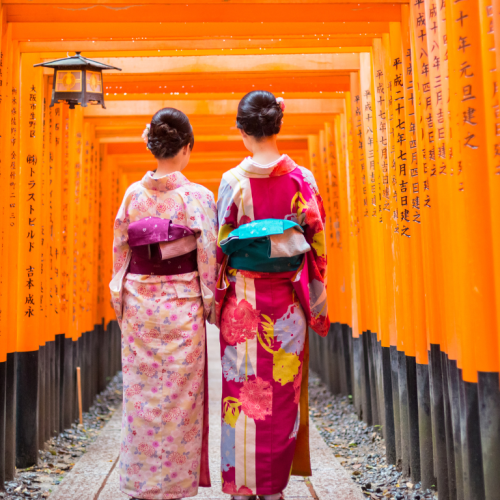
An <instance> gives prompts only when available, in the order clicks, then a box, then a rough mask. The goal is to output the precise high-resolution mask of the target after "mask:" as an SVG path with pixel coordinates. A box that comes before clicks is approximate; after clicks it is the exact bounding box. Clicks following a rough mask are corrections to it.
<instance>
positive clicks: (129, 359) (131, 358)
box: [127, 354, 134, 363]
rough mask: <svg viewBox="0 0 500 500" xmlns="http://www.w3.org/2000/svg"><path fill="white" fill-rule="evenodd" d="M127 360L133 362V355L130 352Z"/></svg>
mask: <svg viewBox="0 0 500 500" xmlns="http://www.w3.org/2000/svg"><path fill="white" fill-rule="evenodd" d="M127 361H128V362H129V363H133V362H134V355H133V354H131V355H130V356H128V358H127Z"/></svg>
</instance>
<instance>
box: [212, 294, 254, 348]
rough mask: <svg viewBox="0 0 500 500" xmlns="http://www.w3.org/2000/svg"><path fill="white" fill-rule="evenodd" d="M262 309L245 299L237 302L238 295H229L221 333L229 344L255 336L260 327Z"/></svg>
mask: <svg viewBox="0 0 500 500" xmlns="http://www.w3.org/2000/svg"><path fill="white" fill-rule="evenodd" d="M259 321H260V311H257V310H256V309H254V308H253V307H252V304H250V302H248V301H246V300H245V299H242V300H240V302H239V304H237V302H236V296H235V295H232V296H230V297H228V299H227V302H226V305H225V307H224V310H223V314H222V321H221V333H222V336H223V337H224V340H225V341H226V342H227V343H228V344H229V345H235V344H238V343H240V342H244V341H245V340H251V339H253V338H255V335H256V334H257V329H258V327H259Z"/></svg>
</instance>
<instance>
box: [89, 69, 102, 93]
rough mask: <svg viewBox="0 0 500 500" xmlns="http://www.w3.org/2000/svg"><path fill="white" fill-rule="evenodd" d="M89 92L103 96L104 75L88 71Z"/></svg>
mask: <svg viewBox="0 0 500 500" xmlns="http://www.w3.org/2000/svg"><path fill="white" fill-rule="evenodd" d="M87 92H92V93H98V94H102V74H101V73H99V72H98V71H87Z"/></svg>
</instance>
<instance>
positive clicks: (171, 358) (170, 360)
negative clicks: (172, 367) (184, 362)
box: [167, 356, 175, 363]
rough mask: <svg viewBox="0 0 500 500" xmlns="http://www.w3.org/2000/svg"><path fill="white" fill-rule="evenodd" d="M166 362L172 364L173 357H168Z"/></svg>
mask: <svg viewBox="0 0 500 500" xmlns="http://www.w3.org/2000/svg"><path fill="white" fill-rule="evenodd" d="M167 360H168V362H169V363H173V362H174V361H175V358H174V357H173V356H169V357H168V358H167Z"/></svg>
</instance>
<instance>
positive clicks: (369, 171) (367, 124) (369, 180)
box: [360, 53, 377, 217]
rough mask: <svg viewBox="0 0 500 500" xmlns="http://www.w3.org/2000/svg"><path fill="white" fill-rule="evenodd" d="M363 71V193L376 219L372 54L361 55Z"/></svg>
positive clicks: (361, 74)
mask: <svg viewBox="0 0 500 500" xmlns="http://www.w3.org/2000/svg"><path fill="white" fill-rule="evenodd" d="M360 62H361V71H360V82H361V117H362V120H363V132H364V140H365V160H366V161H365V164H366V170H365V172H364V175H366V185H365V184H364V185H363V193H364V192H365V187H366V196H367V198H368V200H367V201H368V203H367V206H366V211H367V213H366V214H365V215H370V216H372V217H376V215H377V194H376V180H375V162H376V159H375V136H374V130H373V126H374V123H375V117H374V112H373V107H372V89H371V72H370V67H371V61H370V54H368V53H366V54H360ZM363 63H364V64H363Z"/></svg>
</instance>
